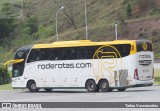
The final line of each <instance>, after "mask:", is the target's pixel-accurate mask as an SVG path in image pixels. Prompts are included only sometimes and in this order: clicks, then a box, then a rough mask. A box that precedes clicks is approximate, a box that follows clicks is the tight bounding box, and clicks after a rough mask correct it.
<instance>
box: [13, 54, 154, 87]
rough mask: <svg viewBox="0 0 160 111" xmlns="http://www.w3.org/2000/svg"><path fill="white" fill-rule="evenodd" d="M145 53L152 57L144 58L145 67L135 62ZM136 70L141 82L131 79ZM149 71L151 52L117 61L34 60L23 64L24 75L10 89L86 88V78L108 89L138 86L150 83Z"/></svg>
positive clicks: (151, 66) (151, 65) (14, 79)
mask: <svg viewBox="0 0 160 111" xmlns="http://www.w3.org/2000/svg"><path fill="white" fill-rule="evenodd" d="M146 54H149V55H151V58H147V60H152V63H151V64H150V65H148V66H140V65H139V62H138V61H139V60H143V59H146V58H139V56H140V55H146ZM58 64H60V65H58ZM64 64H65V65H64ZM66 64H72V65H70V66H69V65H66ZM77 64H79V65H77ZM90 64H91V66H90ZM53 65H54V67H53ZM85 65H86V66H85ZM72 66H74V68H73V67H72ZM80 66H81V68H80ZM44 67H45V68H44ZM66 67H68V68H66ZM69 67H70V68H69ZM135 69H138V71H139V72H138V73H139V76H140V80H136V79H134V71H135ZM141 69H143V70H147V71H148V73H143V72H142V71H143V70H141ZM152 70H153V53H151V52H140V53H137V54H134V55H129V56H127V57H123V58H117V59H99V60H98V59H94V60H92V59H88V60H64V61H63V60H60V61H37V62H32V63H26V64H25V69H24V73H23V75H22V76H21V77H17V78H13V79H12V86H13V87H15V88H26V86H27V82H28V81H29V80H34V81H35V82H36V85H37V87H39V88H45V87H47V88H49V87H52V88H54V87H55V88H56V87H77V88H78V87H83V88H85V83H86V81H87V80H88V79H94V80H95V81H96V83H97V84H98V81H99V80H100V79H101V78H106V79H107V80H108V81H109V85H110V87H113V88H114V87H125V86H133V85H137V84H152V83H153V81H154V80H153V79H146V78H147V77H148V76H152V73H153V72H152ZM142 76H143V77H142Z"/></svg>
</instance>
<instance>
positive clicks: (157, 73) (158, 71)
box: [154, 69, 160, 84]
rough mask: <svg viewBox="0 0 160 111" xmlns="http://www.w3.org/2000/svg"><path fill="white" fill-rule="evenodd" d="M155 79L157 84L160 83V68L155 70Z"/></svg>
mask: <svg viewBox="0 0 160 111" xmlns="http://www.w3.org/2000/svg"><path fill="white" fill-rule="evenodd" d="M154 81H155V82H154V83H155V84H160V69H155V70H154Z"/></svg>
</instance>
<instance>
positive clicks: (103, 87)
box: [99, 80, 109, 92]
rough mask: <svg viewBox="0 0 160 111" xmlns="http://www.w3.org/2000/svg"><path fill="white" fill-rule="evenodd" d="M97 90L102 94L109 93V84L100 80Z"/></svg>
mask: <svg viewBox="0 0 160 111" xmlns="http://www.w3.org/2000/svg"><path fill="white" fill-rule="evenodd" d="M99 88H100V90H101V91H102V92H108V91H109V83H108V81H107V80H101V81H100V83H99Z"/></svg>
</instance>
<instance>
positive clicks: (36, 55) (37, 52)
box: [27, 49, 41, 63]
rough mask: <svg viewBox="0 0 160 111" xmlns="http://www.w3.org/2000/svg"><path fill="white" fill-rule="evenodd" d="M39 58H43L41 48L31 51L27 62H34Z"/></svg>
mask: <svg viewBox="0 0 160 111" xmlns="http://www.w3.org/2000/svg"><path fill="white" fill-rule="evenodd" d="M39 60H41V53H40V50H39V49H38V50H35V49H33V50H32V51H31V52H30V55H29V57H28V60H27V63H30V62H34V61H39Z"/></svg>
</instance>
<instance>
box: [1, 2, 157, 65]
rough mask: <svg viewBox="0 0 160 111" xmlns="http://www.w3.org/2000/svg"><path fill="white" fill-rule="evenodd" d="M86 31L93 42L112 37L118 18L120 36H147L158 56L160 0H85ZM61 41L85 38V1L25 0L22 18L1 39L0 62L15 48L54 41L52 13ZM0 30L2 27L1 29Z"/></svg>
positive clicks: (136, 37)
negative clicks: (56, 22) (85, 5)
mask: <svg viewBox="0 0 160 111" xmlns="http://www.w3.org/2000/svg"><path fill="white" fill-rule="evenodd" d="M86 3H87V16H88V27H89V29H88V33H89V39H91V40H92V41H104V40H105V41H107V40H114V39H115V34H114V22H115V20H117V21H118V24H119V29H118V38H119V39H150V40H152V42H153V43H154V47H155V57H160V49H159V47H160V0H86ZM61 6H64V7H65V8H64V9H63V10H61V11H60V12H59V14H58V34H59V39H60V40H61V41H64V40H79V39H85V14H84V0H25V1H24V5H23V8H24V10H23V12H24V13H23V17H22V18H19V19H16V20H14V23H13V24H14V25H13V26H14V29H13V30H9V34H8V35H6V37H4V38H2V40H1V41H2V43H1V44H0V45H1V47H0V52H1V55H0V62H4V61H7V60H9V59H12V58H13V55H14V52H15V50H16V49H17V48H19V47H21V46H24V45H28V44H34V43H52V42H54V41H56V36H55V16H56V12H57V10H58V9H59V8H60V7H61ZM0 31H1V29H0Z"/></svg>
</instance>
